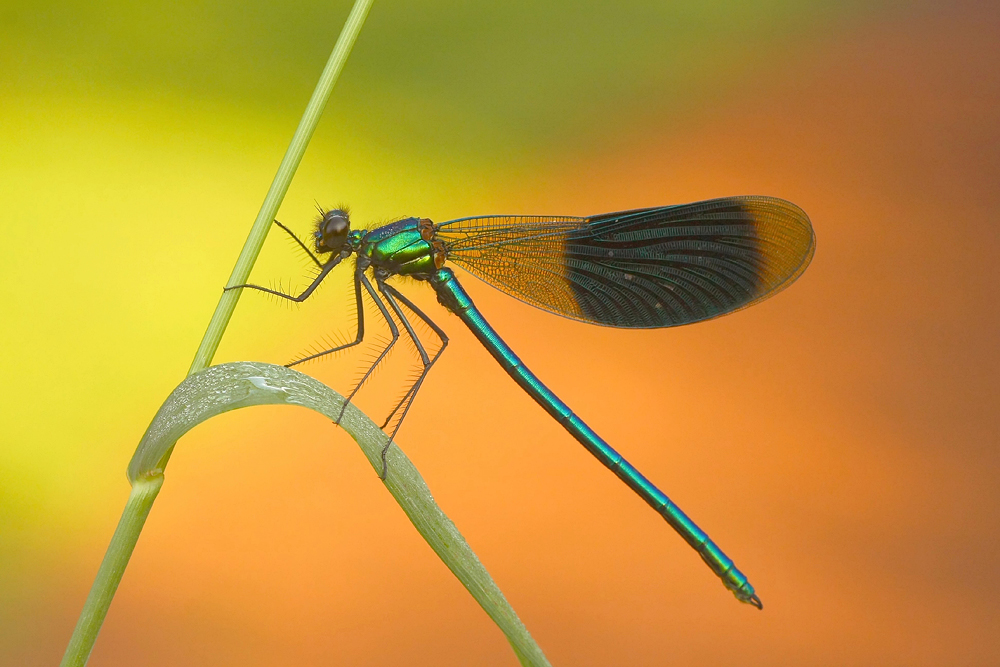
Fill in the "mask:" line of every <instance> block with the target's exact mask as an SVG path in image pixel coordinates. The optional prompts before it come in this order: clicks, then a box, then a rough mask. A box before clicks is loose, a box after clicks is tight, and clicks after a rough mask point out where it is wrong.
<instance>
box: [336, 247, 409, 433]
mask: <svg viewBox="0 0 1000 667" xmlns="http://www.w3.org/2000/svg"><path fill="white" fill-rule="evenodd" d="M357 277H358V280H360V281H361V284H362V285H364V286H365V290H367V292H368V296H370V297H371V298H372V301H374V302H375V305H376V306H378V309H379V311H380V312H381V313H382V317H383V318H385V323H386V324H388V325H389V331H390V332H391V333H392V340H390V341H389V344H388V345H386V346H385V349H383V350H382V352H381V353H380V354H379V355H378V357H376V359H375V362H374V363H372V365H371V367H370V368H369V369H368V370H367V371H366V372H365V374H364V375H362V376H361V380H359V381H358V384H357V385H356V386H355V387H354V390H353V391H352V392H351V393H350V394H349V395H348V396H347V398H346V399H345V400H344V405H343V406H341V408H340V414H338V415H337V418H336V419H335V420H334V421H333V423H334V424H337V425H338V426H339V425H340V420H341V419H343V417H344V410H346V409H347V405H348V404H349V403H350V402H351V400H352V399H353V398H354V395H355V394H357V393H358V391H359V390H360V389H361V387H362V386H364V384H365V382H367V381H368V378H370V377H371V375H372V373H373V372H375V369H376V368H377V367H378V365H379V364H380V363H382V360H383V359H385V356H386V355H387V354H389V350H391V349H392V346H393V345H395V344H396V341H397V340H399V328H398V327H397V326H396V323H395V322H394V321H393V319H392V316H391V315H389V311H388V310H386V308H385V304H384V303H382V299H380V298H379V296H378V293H376V292H375V288H373V287H372V284H371V283H370V282H369V281H368V277H367V276H366V275H365V274H364V269H362V268H360V267H359V268H358V270H357Z"/></svg>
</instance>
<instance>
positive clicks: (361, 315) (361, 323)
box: [275, 220, 365, 368]
mask: <svg viewBox="0 0 1000 667" xmlns="http://www.w3.org/2000/svg"><path fill="white" fill-rule="evenodd" d="M275 222H277V220H275ZM279 224H280V223H279ZM361 275H362V273H361V271H360V270H359V269H355V271H354V303H355V305H356V307H357V312H358V334H357V336H355V337H354V340H353V341H351V342H350V343H345V344H344V345H338V346H337V347H332V348H330V349H329V350H323V351H322V352H317V353H315V354H310V355H309V356H307V357H303V358H302V359H296V360H295V361H293V362H291V363H288V364H285V367H286V368H291V367H292V366H297V365H298V364H301V363H304V362H306V361H311V360H312V359H316V358H317V357H323V356H326V355H328V354H333V353H334V352H340V351H341V350H346V349H347V348H349V347H354V346H355V345H358V344H359V343H360V342H361V341H362V340H364V337H365V306H364V302H363V301H362V300H361V278H360V276H361Z"/></svg>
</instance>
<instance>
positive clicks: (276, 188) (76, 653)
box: [60, 0, 374, 667]
mask: <svg viewBox="0 0 1000 667" xmlns="http://www.w3.org/2000/svg"><path fill="white" fill-rule="evenodd" d="M373 2H374V0H356V2H355V3H354V7H353V8H352V9H351V13H350V14H349V15H348V17H347V22H346V23H345V24H344V28H343V30H341V32H340V37H339V38H338V39H337V43H336V45H334V47H333V52H332V53H331V54H330V59H329V60H328V61H327V63H326V67H324V68H323V73H322V74H321V75H320V78H319V82H318V83H317V84H316V89H315V90H314V91H313V94H312V97H311V98H310V99H309V104H308V105H307V106H306V110H305V113H303V114H302V120H300V121H299V126H298V127H297V128H296V129H295V134H294V135H293V136H292V141H291V143H289V145H288V150H286V151H285V156H284V157H283V158H282V160H281V164H280V165H279V167H278V171H277V173H276V174H275V175H274V180H273V181H272V182H271V187H270V189H269V190H268V191H267V195H266V196H265V197H264V202H263V204H261V207H260V212H258V213H257V218H256V220H254V223H253V227H251V228H250V234H249V235H248V236H247V240H246V242H245V243H244V244H243V250H242V251H241V252H240V256H239V258H238V259H237V260H236V266H235V267H234V268H233V273H232V275H231V276H230V277H229V282H228V283H226V284H227V285H242V284H244V283H246V281H247V279H248V278H249V277H250V270H251V269H252V268H253V265H254V262H256V261H257V255H259V254H260V249H261V247H262V246H263V245H264V239H265V238H267V232H268V231H269V230H270V228H271V221H272V220H274V216H275V215H277V213H278V208H279V207H280V206H281V201H282V200H283V199H284V198H285V193H286V192H288V186H289V184H291V182H292V176H293V175H294V174H295V170H296V169H297V168H298V166H299V163H300V162H301V161H302V156H303V154H305V151H306V146H307V145H308V144H309V140H310V139H311V138H312V135H313V133H314V132H315V131H316V126H317V125H318V124H319V119H320V116H321V115H322V113H323V109H324V108H325V107H326V103H327V101H328V100H329V99H330V94H331V93H332V92H333V87H334V85H335V84H336V83H337V79H338V78H339V77H340V72H341V70H342V69H343V68H344V63H345V62H346V61H347V56H349V55H350V53H351V49H352V48H353V47H354V42H355V40H357V37H358V33H359V32H360V31H361V26H362V25H363V24H364V22H365V18H366V17H367V16H368V10H369V9H371V6H372V3H373ZM241 291H242V290H230V291H225V292H223V293H222V297H221V298H220V299H219V305H218V306H216V308H215V313H213V315H212V319H211V321H210V322H209V324H208V329H207V330H206V331H205V336H204V337H203V338H202V341H201V345H200V346H199V347H198V352H197V353H196V354H195V357H194V361H193V362H192V363H191V368H190V369H189V370H188V375H191V374H192V373H196V372H198V371H200V370H202V369H203V368H205V367H207V366H208V365H209V364H210V363H211V362H212V358H213V357H214V356H215V351H216V350H217V349H218V348H219V342H220V341H221V340H222V334H223V332H224V331H225V330H226V326H227V325H228V324H229V319H230V318H231V317H232V315H233V311H234V310H235V309H236V303H237V302H238V301H239V298H240V292H241ZM170 452H171V450H170V449H168V450H167V451H166V452H165V454H164V456H163V458H162V464H161V466H160V468H159V470H158V471H157V473H156V474H154V475H153V476H152V477H151V478H150V479H149V481H148V482H147V481H143V480H139V479H132V480H131V481H132V493H131V495H129V499H128V502H127V503H126V504H125V509H124V511H123V512H122V518H121V520H120V521H119V522H118V528H117V529H116V530H115V534H114V536H112V538H111V543H110V544H109V545H108V550H107V552H106V553H105V554H104V560H103V561H101V567H100V569H99V570H98V573H97V577H96V578H95V580H94V584H93V585H92V586H91V588H90V594H89V595H88V596H87V601H86V602H85V603H84V606H83V611H81V612H80V618H79V619H78V620H77V624H76V627H75V628H74V629H73V635H72V637H70V641H69V646H67V647H66V653H65V654H64V655H63V659H62V662H61V663H60V664H61V665H62V667H68V666H69V665H74V666H76V665H81V666H82V665H85V664H86V663H87V659H88V658H89V657H90V652H91V651H92V650H93V648H94V643H95V642H96V641H97V635H98V633H99V632H100V630H101V624H102V623H103V622H104V617H105V616H107V613H108V607H109V606H110V605H111V599H112V598H113V597H114V595H115V591H116V590H117V589H118V584H119V582H121V578H122V575H123V574H124V572H125V566H126V565H128V561H129V559H130V558H131V556H132V551H133V550H134V549H135V545H136V542H137V541H138V539H139V533H141V532H142V527H143V524H144V523H145V522H146V517H147V516H148V515H149V510H150V508H151V507H152V505H153V501H154V500H155V499H156V494H157V493H158V492H159V489H160V486H161V485H162V484H163V466H165V465H166V463H167V461H168V460H169V458H170ZM153 480H155V484H154V481H153ZM137 485H138V491H137ZM154 486H155V488H154Z"/></svg>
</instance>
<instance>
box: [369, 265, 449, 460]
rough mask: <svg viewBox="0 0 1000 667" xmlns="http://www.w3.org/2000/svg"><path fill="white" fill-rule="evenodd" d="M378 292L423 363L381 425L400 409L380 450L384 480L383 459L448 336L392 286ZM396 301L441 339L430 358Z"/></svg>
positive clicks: (383, 287) (387, 421)
mask: <svg viewBox="0 0 1000 667" xmlns="http://www.w3.org/2000/svg"><path fill="white" fill-rule="evenodd" d="M379 291H381V292H382V295H383V296H384V297H385V300H386V301H387V302H388V303H389V305H390V306H391V307H392V309H393V311H394V312H395V313H396V316H397V317H399V319H400V321H401V322H402V323H403V326H404V327H406V333H407V334H409V336H410V340H412V341H413V344H414V345H415V346H416V348H417V352H418V353H419V354H420V360H421V361H422V362H423V366H424V367H423V370H422V371H421V372H420V375H419V376H418V377H417V379H416V381H415V382H414V383H413V385H411V386H410V388H409V389H408V390H407V391H406V393H405V394H403V398H402V399H400V401H399V403H398V404H397V405H396V407H395V408H393V409H392V412H390V413H389V416H388V417H386V419H385V423H383V424H382V428H383V429H385V427H386V426H388V425H389V422H390V421H391V420H392V417H393V415H395V414H396V413H397V412H398V411H399V410H400V408H402V413H401V414H400V415H399V421H397V422H396V426H394V427H393V429H392V433H390V434H389V439H388V440H387V441H386V443H385V446H384V447H383V448H382V474H381V475H379V476H380V477H381V478H382V479H385V475H386V472H387V471H388V463H387V462H386V459H385V457H386V454H387V453H388V451H389V445H391V444H392V439H393V438H395V437H396V433H397V432H399V427H400V426H402V425H403V420H404V419H405V418H406V413H408V412H409V411H410V406H412V405H413V399H415V398H416V397H417V391H419V390H420V386H421V385H422V384H423V383H424V379H425V378H426V377H427V374H428V373H429V372H430V370H431V367H432V366H433V365H434V362H436V361H437V360H438V358H439V357H440V356H441V353H442V352H444V349H445V348H446V347H448V336H447V335H446V334H445V332H444V331H443V330H442V329H441V327H439V326H438V325H436V324H435V323H434V322H433V321H432V320H431V319H430V318H429V317H428V316H427V315H426V314H424V312H423V311H421V310H420V309H419V308H417V306H416V305H415V304H414V303H413V302H412V301H410V300H409V299H408V298H406V297H405V296H404V295H403V294H402V293H401V292H400V291H399V290H397V289H396V288H394V287H393V286H392V285H388V284H386V283H384V282H379ZM396 299H399V300H400V301H401V302H402V303H403V305H404V306H406V307H407V308H408V309H409V310H410V311H411V312H412V313H413V314H414V315H416V316H417V317H419V318H420V319H421V320H423V321H424V323H425V324H426V325H427V326H429V327H430V328H431V330H432V331H434V333H435V334H437V337H438V338H440V339H441V347H439V348H438V349H437V351H436V352H435V353H434V356H433V357H432V358H431V357H428V355H427V351H426V350H425V349H424V346H423V345H422V344H421V343H420V339H419V338H418V337H417V334H416V332H414V330H413V326H412V325H411V324H410V321H409V320H408V319H407V317H406V315H405V313H403V309H402V308H400V307H399V304H398V303H396Z"/></svg>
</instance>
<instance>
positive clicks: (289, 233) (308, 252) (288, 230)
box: [271, 220, 323, 269]
mask: <svg viewBox="0 0 1000 667" xmlns="http://www.w3.org/2000/svg"><path fill="white" fill-rule="evenodd" d="M271 222H273V223H274V224H276V225H278V226H279V227H281V228H282V229H284V230H285V232H287V233H288V235H289V236H291V237H292V240H294V241H295V242H296V243H298V244H299V247H300V248H302V249H303V250H305V251H306V254H307V255H309V259H311V260H312V261H313V264H315V265H316V266H318V267H319V268H321V269H322V268H323V262H321V261H319V258H317V257H316V255H314V254H313V251H312V250H310V249H309V246H307V245H306V244H305V243H303V242H302V239H300V238H299V237H298V236H297V235H296V234H295V232H293V231H292V230H290V229H289V228H288V227H285V226H284V225H283V224H281V223H280V222H278V221H277V220H272V221H271Z"/></svg>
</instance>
